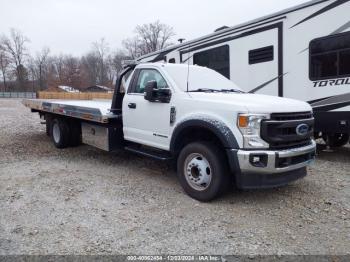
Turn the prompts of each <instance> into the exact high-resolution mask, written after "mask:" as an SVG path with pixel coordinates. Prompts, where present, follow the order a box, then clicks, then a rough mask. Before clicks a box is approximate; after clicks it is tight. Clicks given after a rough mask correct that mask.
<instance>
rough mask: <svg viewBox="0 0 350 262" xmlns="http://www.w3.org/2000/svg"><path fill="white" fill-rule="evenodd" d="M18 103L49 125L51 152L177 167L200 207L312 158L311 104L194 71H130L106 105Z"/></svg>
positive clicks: (287, 175) (270, 182)
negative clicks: (119, 156)
mask: <svg viewBox="0 0 350 262" xmlns="http://www.w3.org/2000/svg"><path fill="white" fill-rule="evenodd" d="M126 75H128V79H127V80H125V78H126ZM123 83H124V84H123ZM122 86H123V87H122ZM122 89H125V91H123V90H122ZM23 104H24V105H25V106H27V107H29V108H31V110H32V112H38V113H39V114H40V116H41V117H42V118H44V119H45V120H46V121H45V122H46V127H47V128H46V129H47V134H48V135H49V136H51V137H52V141H53V143H54V144H55V146H56V147H57V148H65V147H69V146H77V145H79V144H81V143H84V144H88V145H91V146H94V147H97V148H100V149H102V150H106V151H110V152H113V151H117V150H118V151H119V150H120V149H123V150H127V151H131V152H134V153H137V154H141V155H145V156H149V157H153V158H156V159H159V160H170V161H171V160H172V161H176V163H177V173H178V177H179V181H180V183H181V185H182V187H183V188H184V190H185V192H186V193H187V194H188V195H190V196H191V197H193V198H195V199H197V200H199V201H210V200H212V199H214V198H216V197H217V196H219V195H220V194H222V193H223V192H225V191H226V190H227V189H229V188H230V187H231V186H232V187H233V186H234V185H235V186H236V187H238V188H241V189H254V188H270V187H278V186H283V185H286V184H288V183H290V182H292V181H295V180H297V179H300V178H302V177H304V176H306V175H307V170H306V167H307V166H308V165H309V164H310V163H311V162H313V160H314V157H315V148H316V144H315V142H314V141H313V139H312V137H311V136H312V134H313V125H314V118H313V114H312V109H311V107H310V105H309V104H307V103H305V102H301V101H297V100H292V99H287V98H279V97H273V96H265V95H256V94H247V93H244V92H242V91H241V90H240V89H239V88H238V87H237V86H236V85H235V84H233V83H232V82H231V81H229V80H228V79H226V78H225V77H223V76H222V75H220V74H219V73H217V72H215V71H213V70H211V69H208V68H205V67H200V66H189V65H177V64H164V63H147V64H136V63H135V64H129V65H127V66H126V67H125V68H124V70H123V72H121V74H120V76H119V77H118V80H117V84H116V88H115V92H114V95H113V100H112V101H69V100H40V99H25V100H23Z"/></svg>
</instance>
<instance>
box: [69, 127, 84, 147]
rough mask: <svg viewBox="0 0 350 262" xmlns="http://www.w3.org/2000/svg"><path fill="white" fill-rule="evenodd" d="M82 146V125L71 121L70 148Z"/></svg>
mask: <svg viewBox="0 0 350 262" xmlns="http://www.w3.org/2000/svg"><path fill="white" fill-rule="evenodd" d="M80 144H81V123H80V122H79V121H71V122H70V123H69V146H73V147H74V146H79V145H80Z"/></svg>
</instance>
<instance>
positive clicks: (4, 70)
mask: <svg viewBox="0 0 350 262" xmlns="http://www.w3.org/2000/svg"><path fill="white" fill-rule="evenodd" d="M9 65H10V61H9V58H8V56H7V54H6V52H5V51H4V50H3V49H2V48H1V46H0V71H1V75H2V82H3V85H4V91H5V92H6V90H7V79H6V77H7V74H8V68H9Z"/></svg>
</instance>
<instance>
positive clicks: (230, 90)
mask: <svg viewBox="0 0 350 262" xmlns="http://www.w3.org/2000/svg"><path fill="white" fill-rule="evenodd" d="M220 91H221V92H232V93H244V92H243V91H241V90H239V89H221V90H220Z"/></svg>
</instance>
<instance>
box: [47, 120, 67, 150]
mask: <svg viewBox="0 0 350 262" xmlns="http://www.w3.org/2000/svg"><path fill="white" fill-rule="evenodd" d="M51 123H52V124H51V133H52V136H51V138H52V141H53V143H54V145H55V147H57V148H66V147H68V146H69V139H70V132H69V126H68V123H67V121H65V120H63V119H57V118H56V119H54V120H53V121H52V122H51Z"/></svg>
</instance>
